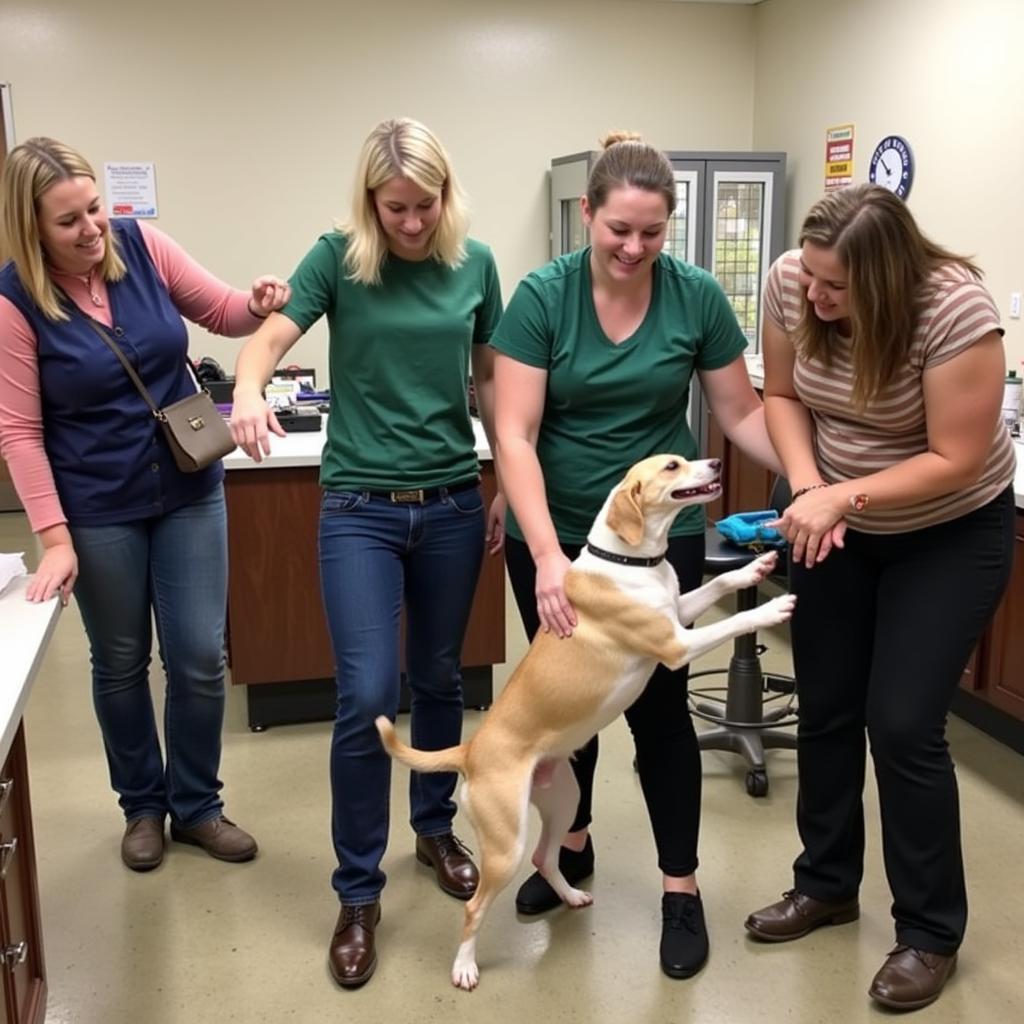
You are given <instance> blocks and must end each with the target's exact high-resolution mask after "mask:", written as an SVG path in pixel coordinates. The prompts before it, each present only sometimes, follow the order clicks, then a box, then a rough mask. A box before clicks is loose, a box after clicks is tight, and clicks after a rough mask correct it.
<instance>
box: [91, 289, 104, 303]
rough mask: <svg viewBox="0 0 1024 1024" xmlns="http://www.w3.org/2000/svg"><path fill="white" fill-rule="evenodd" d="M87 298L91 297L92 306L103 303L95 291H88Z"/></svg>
mask: <svg viewBox="0 0 1024 1024" xmlns="http://www.w3.org/2000/svg"><path fill="white" fill-rule="evenodd" d="M89 298H90V299H92V304H93V305H94V306H102V305H103V300H102V299H101V298H100V297H99V296H98V295H97V294H96V293H95V292H90V293H89Z"/></svg>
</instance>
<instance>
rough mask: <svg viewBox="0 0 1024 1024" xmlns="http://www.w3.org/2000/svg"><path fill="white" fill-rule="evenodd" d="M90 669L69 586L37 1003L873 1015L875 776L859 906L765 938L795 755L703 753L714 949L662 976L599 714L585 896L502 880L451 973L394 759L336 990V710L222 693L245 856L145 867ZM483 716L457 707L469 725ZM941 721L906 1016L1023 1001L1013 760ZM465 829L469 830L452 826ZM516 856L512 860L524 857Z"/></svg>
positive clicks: (620, 786) (632, 832) (66, 1006)
mask: <svg viewBox="0 0 1024 1024" xmlns="http://www.w3.org/2000/svg"><path fill="white" fill-rule="evenodd" d="M23 548H24V549H25V550H27V551H28V552H30V553H31V552H32V551H33V541H32V538H31V536H30V534H29V533H28V529H27V526H26V525H25V520H24V517H22V516H20V515H16V514H5V515H0V551H12V550H22V549H23ZM29 561H30V563H32V562H33V559H32V555H31V554H30V555H29ZM509 607H510V609H511V603H510V604H509ZM508 633H509V648H510V657H511V658H515V657H517V656H518V655H519V654H520V653H521V652H522V650H523V647H524V641H523V638H522V631H521V629H520V628H519V624H518V621H517V620H516V619H515V617H514V613H513V614H511V615H510V616H509V630H508ZM766 639H767V640H768V643H769V644H771V646H772V650H771V652H770V653H769V656H768V664H769V665H775V666H777V667H778V668H779V669H780V670H785V668H786V666H787V660H788V652H787V649H786V644H785V641H784V635H780V636H779V637H768V638H766ZM727 657H728V652H727V651H723V652H719V654H718V655H713V656H711V657H710V658H709V659H707V663H708V664H709V665H710V664H714V663H716V661H717V663H720V664H724V662H725V661H726V660H727ZM88 675H89V673H88V656H87V651H86V645H85V639H84V635H83V633H82V629H81V624H80V621H79V618H78V613H77V610H76V608H75V606H74V604H72V605H71V607H69V608H68V609H67V610H66V612H65V613H64V615H63V616H62V619H61V621H60V623H59V625H58V628H57V632H56V635H55V637H54V640H53V642H52V644H51V646H50V649H49V651H48V653H47V655H46V658H45V660H44V662H43V665H42V669H41V671H40V674H39V678H38V680H37V682H36V685H35V689H34V691H33V694H32V697H31V699H30V703H29V708H28V713H27V718H26V735H27V742H28V755H29V768H30V776H31V788H32V803H33V808H34V821H35V836H36V845H37V856H38V862H39V875H40V892H41V899H42V911H43V927H44V935H45V944H46V964H47V970H48V975H49V986H50V989H49V1004H48V1005H49V1012H48V1015H47V1021H48V1022H52V1024H65V1022H69V1024H70V1022H75V1024H78V1022H81V1024H122V1022H136V1021H138V1022H147V1024H170V1022H174V1024H177V1022H190V1024H192V1022H194V1024H213V1022H221V1021H244V1022H247V1024H248V1022H263V1021H266V1022H288V1021H298V1022H302V1024H306V1022H310V1024H312V1022H320V1021H327V1020H335V1019H337V1020H353V1021H356V1020H358V1021H365V1022H368V1024H375V1022H389V1024H402V1022H417V1024H428V1022H432V1021H442V1020H443V1021H446V1022H456V1021H473V1022H474V1024H476V1022H479V1021H482V1020H488V1021H490V1022H493V1024H502V1022H503V1021H515V1022H517V1024H518V1022H522V1021H525V1020H529V1021H536V1022H548V1021H557V1022H575V1021H579V1022H584V1021H586V1022H588V1024H594V1022H597V1024H612V1022H614V1024H622V1022H629V1024H634V1022H645V1024H646V1022H650V1024H669V1022H673V1024H676V1022H682V1021H696V1022H700V1024H716V1022H722V1024H747V1022H750V1024H764V1022H776V1021H777V1022H787V1024H812V1022H819V1021H820V1022H823V1024H824V1022H829V1024H831V1022H835V1021H843V1022H857V1021H870V1020H876V1019H879V1018H880V1017H886V1016H888V1014H886V1013H885V1012H884V1011H881V1010H879V1009H877V1008H875V1007H874V1006H873V1005H872V1004H871V1001H870V1000H869V999H868V997H867V995H866V990H867V987H868V984H869V983H870V980H871V977H872V975H873V974H874V972H875V970H876V969H877V968H878V966H879V965H880V963H881V961H882V958H883V956H884V955H885V953H886V952H887V951H888V949H889V945H890V942H891V938H892V927H891V921H890V917H889V902H890V900H889V896H888V892H887V888H886V884H885V879H884V875H883V872H882V865H881V856H880V851H879V848H878V832H879V830H878V823H877V801H876V798H875V794H874V791H873V788H871V787H870V784H869V791H868V794H867V805H868V808H867V814H868V818H867V820H868V823H869V826H868V836H869V849H868V854H867V861H866V872H865V881H864V886H863V890H862V894H861V899H862V910H863V912H862V917H861V919H860V921H859V922H857V923H855V924H852V925H847V926H844V927H841V928H834V929H824V930H822V931H819V932H816V933H815V934H814V935H812V936H810V937H808V938H807V939H805V940H802V941H801V942H799V943H794V944H786V945H781V946H765V945H758V944H755V943H753V942H751V941H749V940H747V939H746V938H745V937H744V931H743V927H742V922H743V919H744V917H745V916H746V914H747V913H749V912H750V911H751V910H753V909H755V908H756V907H759V906H761V905H763V904H765V903H767V902H770V901H772V900H774V899H776V898H777V897H778V894H779V893H780V892H781V891H782V890H783V889H785V888H788V886H789V883H790V871H789V865H790V863H791V861H792V858H793V856H794V855H795V853H796V852H797V847H796V835H795V829H794V826H793V806H794V800H795V797H796V782H795V775H796V770H795V761H794V755H793V753H792V752H788V751H786V752H777V753H772V754H770V755H769V762H768V763H769V775H770V778H771V788H770V792H769V794H768V796H767V797H766V798H764V799H757V800H755V799H752V798H750V797H749V796H747V794H746V792H745V790H744V774H745V773H744V768H743V766H742V764H741V763H740V760H739V758H737V757H736V756H735V755H731V754H725V753H716V752H707V753H705V754H704V817H703V830H702V836H701V861H702V867H701V872H700V881H701V888H702V891H703V895H704V900H705V906H706V910H707V915H708V925H709V930H710V935H711V947H712V948H711V959H710V961H709V963H708V965H707V967H706V968H705V969H704V970H703V971H702V972H701V973H700V974H699V975H698V976H697V977H696V978H693V979H691V980H689V981H682V982H680V981H672V980H670V979H668V978H666V977H665V976H664V975H662V974H661V972H660V970H659V968H658V959H657V947H658V936H659V928H660V915H659V900H660V891H659V881H658V873H657V869H656V865H655V857H654V849H653V842H652V839H651V835H650V829H649V827H648V825H647V821H646V815H645V812H644V808H643V803H642V800H641V797H640V792H639V787H638V784H637V780H636V778H635V776H634V774H633V771H632V768H631V761H632V750H631V744H630V741H629V736H628V731H627V729H626V728H625V726H624V724H623V723H622V722H621V721H620V722H617V723H615V724H614V725H613V726H612V727H610V728H609V729H608V730H607V731H606V733H605V735H604V739H603V743H602V752H601V759H600V764H599V768H598V779H597V786H596V796H595V826H594V841H595V848H596V852H597V871H596V873H595V876H594V879H593V882H592V889H593V892H594V894H595V903H594V905H593V907H591V908H589V909H585V910H580V911H566V910H560V911H555V912H553V913H551V914H548V915H546V916H545V917H543V918H541V919H538V920H529V921H527V920H525V919H518V918H517V916H516V913H515V909H514V907H513V902H512V894H513V889H512V888H510V889H509V890H508V891H507V893H506V894H504V895H503V897H502V898H500V899H499V901H498V903H497V904H496V905H495V907H494V909H493V910H492V912H491V913H490V915H489V916H488V918H487V921H486V923H485V925H484V929H483V932H482V935H481V939H480V947H479V956H480V964H481V968H482V971H483V974H482V981H481V985H480V988H479V989H478V990H477V991H476V992H474V993H473V994H471V995H467V994H464V993H461V992H457V991H455V990H454V989H452V988H451V987H450V985H449V982H448V970H449V967H450V962H451V959H452V956H453V955H454V951H455V946H456V943H457V939H458V932H459V926H460V921H461V913H462V907H461V904H459V903H457V902H456V901H454V900H451V899H449V898H448V897H446V896H444V895H443V894H442V893H441V892H440V891H439V890H438V889H437V888H436V887H435V886H434V885H433V883H432V881H431V877H430V875H429V874H428V873H427V871H426V869H424V868H422V867H421V866H420V865H418V864H417V863H416V861H415V858H414V856H413V838H412V833H411V830H410V829H409V828H408V826H407V825H406V819H407V810H408V805H407V798H406V793H407V786H406V773H405V771H404V769H400V770H397V771H396V772H395V783H394V790H393V802H392V806H393V812H394V828H393V833H392V840H391V848H390V850H389V853H388V856H387V859H386V862H385V867H386V870H387V872H388V875H389V883H388V886H387V889H386V890H385V894H384V897H383V913H384V917H383V921H382V923H381V925H380V930H379V932H378V946H379V950H380V965H379V967H378V969H377V973H376V975H375V976H374V978H373V979H372V981H371V982H370V983H369V984H368V985H367V986H366V987H365V988H363V989H360V990H357V991H351V992H347V991H341V990H339V989H338V988H337V987H336V986H335V985H334V983H333V982H332V981H331V978H330V975H329V974H328V972H327V968H326V949H327V941H328V939H329V937H330V933H331V930H332V927H333V924H334V920H335V917H336V914H337V905H336V903H335V901H334V897H333V894H332V892H331V889H330V885H329V875H330V871H331V866H332V864H331V859H332V856H331V846H330V838H329V810H328V782H327V757H328V745H329V737H330V726H329V725H328V724H327V723H317V724H311V725H302V726H288V727H282V728H275V729H270V730H268V731H266V732H264V733H261V734H254V733H252V732H250V731H249V730H248V728H247V727H246V724H245V701H244V695H243V694H242V693H240V692H237V691H233V692H232V693H231V695H230V698H229V701H228V711H227V720H226V723H225V735H224V759H223V768H222V777H223V779H224V780H225V784H226V785H225V798H226V802H227V809H228V812H229V814H230V815H231V816H232V817H234V818H235V819H236V820H238V821H239V823H241V824H244V825H245V826H246V827H247V828H249V829H251V830H252V831H253V832H254V833H255V834H256V836H257V837H258V839H259V841H260V844H261V853H260V856H259V858H258V859H257V860H256V861H254V862H253V863H251V864H246V865H230V864H222V863H218V862H216V861H213V860H210V859H209V858H207V857H206V856H205V855H203V854H202V853H201V852H200V851H198V850H196V849H194V848H191V847H182V846H180V845H178V844H172V846H171V848H170V851H169V854H168V856H167V859H166V860H165V862H164V864H163V866H162V867H161V868H159V869H158V870H156V871H154V872H152V873H150V874H146V875H137V874H133V873H132V872H130V871H128V870H126V869H125V868H124V867H123V866H122V865H121V862H120V860H119V858H118V843H119V840H120V834H121V822H120V812H119V810H118V807H117V804H116V801H115V798H114V796H113V795H112V793H111V792H110V789H109V784H108V781H107V777H106V767H105V763H104V760H103V756H102V751H101V746H100V738H99V732H98V728H97V726H96V722H95V718H94V715H93V711H92V704H91V700H90V696H89V682H88ZM506 677H507V668H505V669H501V670H499V671H498V673H497V678H496V685H497V686H500V685H502V684H503V682H504V680H505V678H506ZM480 718H481V713H479V712H470V713H468V714H467V728H468V729H473V728H475V727H476V724H477V723H478V722H479V721H480ZM949 731H950V740H951V746H952V749H953V752H954V756H955V757H956V759H957V761H958V765H959V780H960V789H961V799H962V805H963V817H964V838H965V853H966V859H967V866H968V883H969V887H970V894H971V923H970V930H969V933H968V938H967V941H966V943H965V945H964V948H963V950H962V953H961V962H960V969H959V971H958V973H957V975H956V977H955V978H954V980H953V981H952V982H951V983H950V986H949V988H948V989H947V991H946V993H945V994H944V996H943V997H942V999H940V1000H939V1002H938V1003H936V1004H935V1005H934V1006H932V1007H929V1008H928V1009H925V1010H922V1011H919V1012H918V1013H917V1014H916V1015H915V1017H914V1019H915V1020H920V1021H927V1022H954V1021H957V1022H959V1021H964V1022H967V1021H970V1022H972V1024H974V1022H984V1024H988V1022H1001V1021H1009V1020H1012V1019H1017V1018H1018V1017H1019V1014H1020V1010H1021V1006H1022V1005H1024V997H1022V995H1021V993H1022V988H1021V982H1020V976H1019V975H1020V971H1019V965H1020V964H1021V963H1022V962H1024V940H1022V938H1021V925H1020V922H1021V921H1024V888H1022V887H1021V886H1020V884H1019V881H1020V872H1021V868H1020V864H1021V851H1022V848H1024V771H1022V768H1024V763H1022V759H1021V758H1020V756H1018V755H1017V754H1014V753H1013V752H1012V751H1010V750H1009V749H1007V748H1006V747H1003V746H1001V745H1000V744H998V743H996V742H995V741H993V740H991V739H989V738H988V737H987V736H985V735H983V734H982V733H980V732H978V731H977V730H975V729H973V728H972V727H970V726H968V725H966V724H964V723H963V722H960V721H959V720H957V719H953V720H952V722H951V726H950V730H949ZM869 775H870V773H869ZM463 833H464V835H465V837H466V839H467V840H468V842H469V843H470V845H472V844H473V837H472V830H471V829H470V828H469V827H468V825H464V826H463ZM527 872H528V868H527V867H526V866H524V867H523V868H522V869H521V871H520V878H521V877H525V875H526V874H527ZM519 880H520V879H519V878H517V880H516V883H514V884H518V881H519ZM1014 1006H1016V1007H1017V1009H1016V1010H1014V1009H1013V1007H1014Z"/></svg>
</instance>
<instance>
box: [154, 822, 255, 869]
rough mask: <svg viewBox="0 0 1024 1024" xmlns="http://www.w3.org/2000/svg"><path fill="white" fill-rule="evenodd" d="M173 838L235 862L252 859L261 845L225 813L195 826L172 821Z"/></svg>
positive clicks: (220, 858)
mask: <svg viewBox="0 0 1024 1024" xmlns="http://www.w3.org/2000/svg"><path fill="white" fill-rule="evenodd" d="M171 838H172V839H173V840H175V842H178V843H190V844H191V845H192V846H201V847H202V848H203V849H204V850H205V851H206V852H207V853H208V854H209V855H210V856H211V857H216V858H217V860H229V861H233V862H236V863H237V862H238V861H243V860H252V859H253V857H255V856H256V851H257V850H258V849H259V847H258V846H257V845H256V840H255V839H253V837H252V836H251V835H249V833H248V832H246V831H244V830H243V829H240V828H239V827H238V826H237V825H236V824H235V823H234V822H233V821H228V819H227V818H225V817H224V815H219V816H218V817H216V818H211V819H210V820H209V821H204V822H203V823H202V824H200V825H196V827H195V828H182V827H181V826H180V825H176V824H175V823H174V822H173V821H172V822H171Z"/></svg>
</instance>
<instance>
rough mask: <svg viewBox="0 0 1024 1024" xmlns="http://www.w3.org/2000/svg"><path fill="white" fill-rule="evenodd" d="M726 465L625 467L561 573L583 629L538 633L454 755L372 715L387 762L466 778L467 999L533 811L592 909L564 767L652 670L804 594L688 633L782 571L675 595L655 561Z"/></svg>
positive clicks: (750, 571) (765, 569)
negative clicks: (569, 841) (470, 872)
mask: <svg viewBox="0 0 1024 1024" xmlns="http://www.w3.org/2000/svg"><path fill="white" fill-rule="evenodd" d="M720 468H721V464H720V463H719V462H718V461H717V460H709V461H701V462H687V461H686V460H685V459H683V458H682V457H681V456H678V455H655V456H652V457H651V458H649V459H645V460H644V461H642V462H639V463H637V464H636V465H635V466H633V468H632V469H630V471H629V472H628V473H627V474H626V477H625V479H624V480H623V481H622V482H621V483H620V484H619V485H618V486H617V487H616V488H615V489H614V490H613V491H612V493H611V494H610V495H609V496H608V500H607V501H606V502H605V504H604V507H603V508H602V509H601V512H600V514H599V515H598V517H597V519H596V520H595V522H594V526H593V528H592V529H591V531H590V534H589V537H588V545H589V546H588V547H584V548H583V550H582V552H581V553H580V555H579V557H578V558H577V559H576V560H575V561H574V562H573V563H572V566H571V568H570V570H569V572H568V573H567V575H566V577H565V592H566V595H567V596H568V598H569V600H570V601H571V602H572V604H573V606H574V608H575V609H576V616H577V620H578V625H577V626H576V628H575V630H574V631H573V634H572V636H570V637H568V638H566V639H559V638H557V637H556V636H555V635H554V634H553V633H545V632H540V633H538V634H537V636H536V638H535V639H534V641H533V643H532V644H531V645H530V649H529V651H527V653H526V656H525V657H524V658H523V661H522V662H521V663H520V665H519V666H518V668H517V669H516V670H515V672H514V673H513V675H512V677H511V678H510V679H509V681H508V683H507V684H506V686H505V688H504V690H503V691H502V692H501V694H500V695H499V696H498V698H497V700H495V702H494V705H493V706H492V708H491V710H490V711H489V712H488V714H487V716H486V717H485V718H484V721H483V722H482V724H481V725H480V728H479V729H478V730H477V732H476V734H475V735H474V736H473V738H472V739H471V740H469V741H467V742H466V743H463V744H461V745H460V746H458V747H450V748H448V749H447V750H439V751H432V752H428V751H421V750H414V749H413V748H412V747H409V746H407V745H405V744H404V743H402V742H401V741H400V740H399V739H398V738H397V736H396V735H395V730H394V727H393V726H392V724H391V722H390V721H389V720H388V719H387V718H385V717H384V716H381V717H379V718H378V719H377V728H378V730H379V731H380V735H381V739H382V741H383V743H384V746H385V747H386V748H387V750H388V752H389V753H390V754H391V755H392V757H395V758H397V759H398V760H400V761H402V762H404V763H405V764H407V765H408V766H409V767H410V768H414V769H415V770H416V771H421V772H441V771H449V772H450V771H457V772H459V773H461V775H462V776H463V778H464V780H465V781H464V782H463V784H462V787H461V792H460V804H461V806H462V807H463V808H464V809H465V810H466V812H467V813H468V814H469V818H470V820H471V822H472V823H473V827H474V829H475V830H476V834H477V838H478V841H479V849H480V884H479V887H478V888H477V891H476V894H475V895H474V896H473V898H472V899H471V900H470V901H469V902H468V903H467V905H466V917H465V923H464V926H463V931H462V943H461V945H460V946H459V950H458V953H457V955H456V957H455V963H454V966H453V967H452V983H453V984H454V985H456V986H457V987H459V988H463V989H466V990H470V989H473V988H475V987H476V984H477V981H478V980H479V973H480V972H479V969H478V967H477V963H476V937H477V932H478V930H479V928H480V923H481V921H482V919H483V916H484V914H485V913H486V911H487V909H488V907H489V906H490V905H491V903H492V902H493V900H494V898H495V897H496V896H497V895H498V893H500V892H501V890H502V889H504V888H505V886H507V885H508V883H509V882H510V881H511V879H512V877H513V876H514V875H515V873H516V871H517V869H518V867H519V864H520V862H521V861H522V858H523V853H524V851H525V848H526V831H527V804H528V803H530V802H532V803H533V804H534V805H535V806H536V807H537V809H538V810H539V811H540V816H541V822H542V827H541V834H540V840H539V842H538V844H537V848H536V850H535V851H534V854H533V864H534V866H535V867H536V868H537V869H538V870H539V871H540V873H541V874H542V875H543V876H544V878H545V879H546V880H547V882H548V884H549V885H550V886H551V887H552V888H553V889H554V890H555V892H557V893H558V895H559V896H560V897H561V898H562V900H563V901H564V902H565V903H567V904H568V905H569V906H572V907H583V906H587V905H588V904H590V903H591V902H592V897H591V895H590V893H587V892H583V891H582V890H580V889H574V888H572V887H571V886H570V885H569V884H568V882H567V881H566V880H565V877H564V876H563V875H562V873H561V872H560V871H559V870H558V849H559V844H560V840H561V838H562V836H563V835H564V834H565V832H566V830H567V829H568V828H569V826H570V824H571V823H572V820H573V816H574V814H575V812H576V803H577V801H578V799H579V789H578V786H577V784H576V779H575V777H574V775H573V773H572V769H571V767H570V766H569V758H570V757H571V755H572V753H573V751H575V750H578V749H579V748H580V747H582V746H583V745H584V744H585V743H586V742H587V741H588V740H589V739H590V738H591V737H592V736H594V735H595V734H596V733H598V732H599V731H600V730H601V729H603V728H604V726H606V725H607V724H608V723H609V722H611V721H612V720H613V719H615V718H616V717H617V716H618V715H619V714H621V712H622V711H624V710H625V709H626V708H628V707H629V706H630V705H631V704H632V703H633V702H634V701H635V700H636V699H637V697H639V696H640V693H641V692H642V691H643V688H644V686H645V684H646V683H647V680H648V678H649V677H650V675H651V672H652V671H653V670H654V668H655V665H656V664H657V663H658V662H662V663H663V664H665V665H667V666H668V667H669V668H671V669H678V668H681V667H682V666H683V665H685V664H687V663H688V662H690V661H693V660H694V659H695V658H699V657H700V656H701V655H702V654H705V653H706V652H707V651H710V650H711V649H712V648H714V647H717V646H718V645H719V644H721V643H723V642H724V641H726V640H730V639H732V638H733V637H736V636H739V635H740V634H742V633H749V632H752V631H753V630H756V629H761V628H764V627H767V626H773V625H776V624H777V623H780V622H785V621H786V620H787V619H789V617H790V616H791V615H792V613H793V607H794V605H795V603H796V598H795V597H793V596H792V595H788V594H787V595H783V596H782V597H777V598H775V599H773V600H771V601H768V602H767V603H765V604H763V605H761V606H759V607H757V608H754V609H752V610H750V611H746V612H741V613H740V614H738V615H733V616H732V617H731V618H728V619H725V620H723V621H721V622H715V623H712V624H710V625H707V626H701V627H699V628H694V629H688V628H686V625H687V624H689V623H692V622H693V621H694V620H695V619H696V618H697V616H699V615H700V614H701V613H702V612H703V611H705V610H706V609H707V608H709V607H710V606H711V605H712V604H714V603H715V602H716V601H718V600H719V599H720V598H722V597H724V596H725V595H727V594H730V593H732V592H733V591H736V590H739V589H741V588H743V587H749V586H752V585H754V584H755V583H758V582H760V581H761V580H762V579H764V577H766V576H767V575H768V574H769V572H770V571H771V570H772V568H773V567H774V565H775V557H776V556H775V554H774V552H772V553H770V554H766V555H762V556H761V557H760V558H758V559H756V560H755V561H754V562H752V563H751V564H750V565H748V566H746V567H745V568H743V569H739V570H737V571H735V572H730V573H725V574H724V575H722V576H718V577H716V578H715V579H713V580H711V582H709V583H707V584H705V585H704V586H702V587H700V588H699V589H698V590H694V591H691V592H690V593H687V594H682V595H681V594H680V593H679V581H678V578H677V577H676V573H675V570H674V569H673V568H672V566H671V565H670V564H669V563H668V562H667V561H666V560H664V559H661V560H658V558H659V556H661V555H663V554H664V552H665V549H666V547H667V545H668V530H669V527H670V526H671V525H672V521H673V520H674V519H675V517H676V515H677V514H678V512H679V510H680V509H682V508H683V507H684V506H685V505H691V504H695V503H706V502H708V501H711V500H713V499H714V498H715V497H717V496H718V494H719V493H720V492H721V484H720V483H719V471H720ZM595 549H596V552H597V553H595ZM609 555H610V556H611V558H609ZM679 697H680V700H682V699H683V695H682V694H680V695H679Z"/></svg>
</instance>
